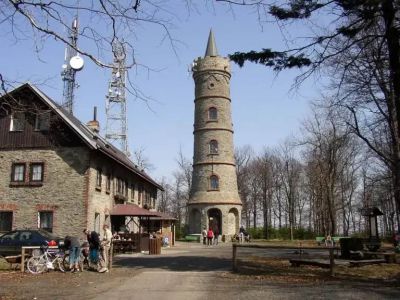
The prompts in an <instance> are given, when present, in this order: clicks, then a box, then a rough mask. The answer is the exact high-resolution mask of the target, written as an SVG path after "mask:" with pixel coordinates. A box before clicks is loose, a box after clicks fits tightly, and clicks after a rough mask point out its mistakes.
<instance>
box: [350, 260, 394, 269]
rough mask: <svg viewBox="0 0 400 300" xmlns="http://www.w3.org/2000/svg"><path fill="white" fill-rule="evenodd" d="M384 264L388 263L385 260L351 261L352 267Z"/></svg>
mask: <svg viewBox="0 0 400 300" xmlns="http://www.w3.org/2000/svg"><path fill="white" fill-rule="evenodd" d="M384 263H386V261H385V260H384V259H363V260H351V261H350V267H361V266H367V265H376V264H384Z"/></svg>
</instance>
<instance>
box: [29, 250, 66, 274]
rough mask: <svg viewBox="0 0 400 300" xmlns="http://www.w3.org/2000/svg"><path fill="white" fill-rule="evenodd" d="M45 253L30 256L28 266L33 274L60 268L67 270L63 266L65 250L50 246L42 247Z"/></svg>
mask: <svg viewBox="0 0 400 300" xmlns="http://www.w3.org/2000/svg"><path fill="white" fill-rule="evenodd" d="M41 249H42V251H43V254H42V255H39V256H32V257H31V258H29V260H28V262H27V264H26V267H27V269H28V271H29V272H30V273H32V274H40V273H43V272H45V271H48V270H54V269H56V268H57V269H58V270H60V271H61V272H65V269H64V266H63V258H64V251H62V250H60V249H49V247H48V246H42V247H41Z"/></svg>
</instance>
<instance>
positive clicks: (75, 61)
mask: <svg viewBox="0 0 400 300" xmlns="http://www.w3.org/2000/svg"><path fill="white" fill-rule="evenodd" d="M69 65H70V66H71V68H72V69H74V70H76V71H80V70H82V69H83V65H84V61H83V58H82V57H80V56H79V55H76V56H73V57H72V58H71V60H70V61H69Z"/></svg>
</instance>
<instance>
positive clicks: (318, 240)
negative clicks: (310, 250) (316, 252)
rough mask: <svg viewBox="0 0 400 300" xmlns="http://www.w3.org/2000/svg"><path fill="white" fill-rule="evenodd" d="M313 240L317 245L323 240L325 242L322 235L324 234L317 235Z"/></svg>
mask: <svg viewBox="0 0 400 300" xmlns="http://www.w3.org/2000/svg"><path fill="white" fill-rule="evenodd" d="M315 241H316V242H317V243H318V246H321V244H322V243H323V242H325V237H324V236H317V237H316V238H315Z"/></svg>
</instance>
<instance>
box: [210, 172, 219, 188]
mask: <svg viewBox="0 0 400 300" xmlns="http://www.w3.org/2000/svg"><path fill="white" fill-rule="evenodd" d="M210 190H212V191H217V190H219V178H218V176H217V175H211V176H210Z"/></svg>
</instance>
